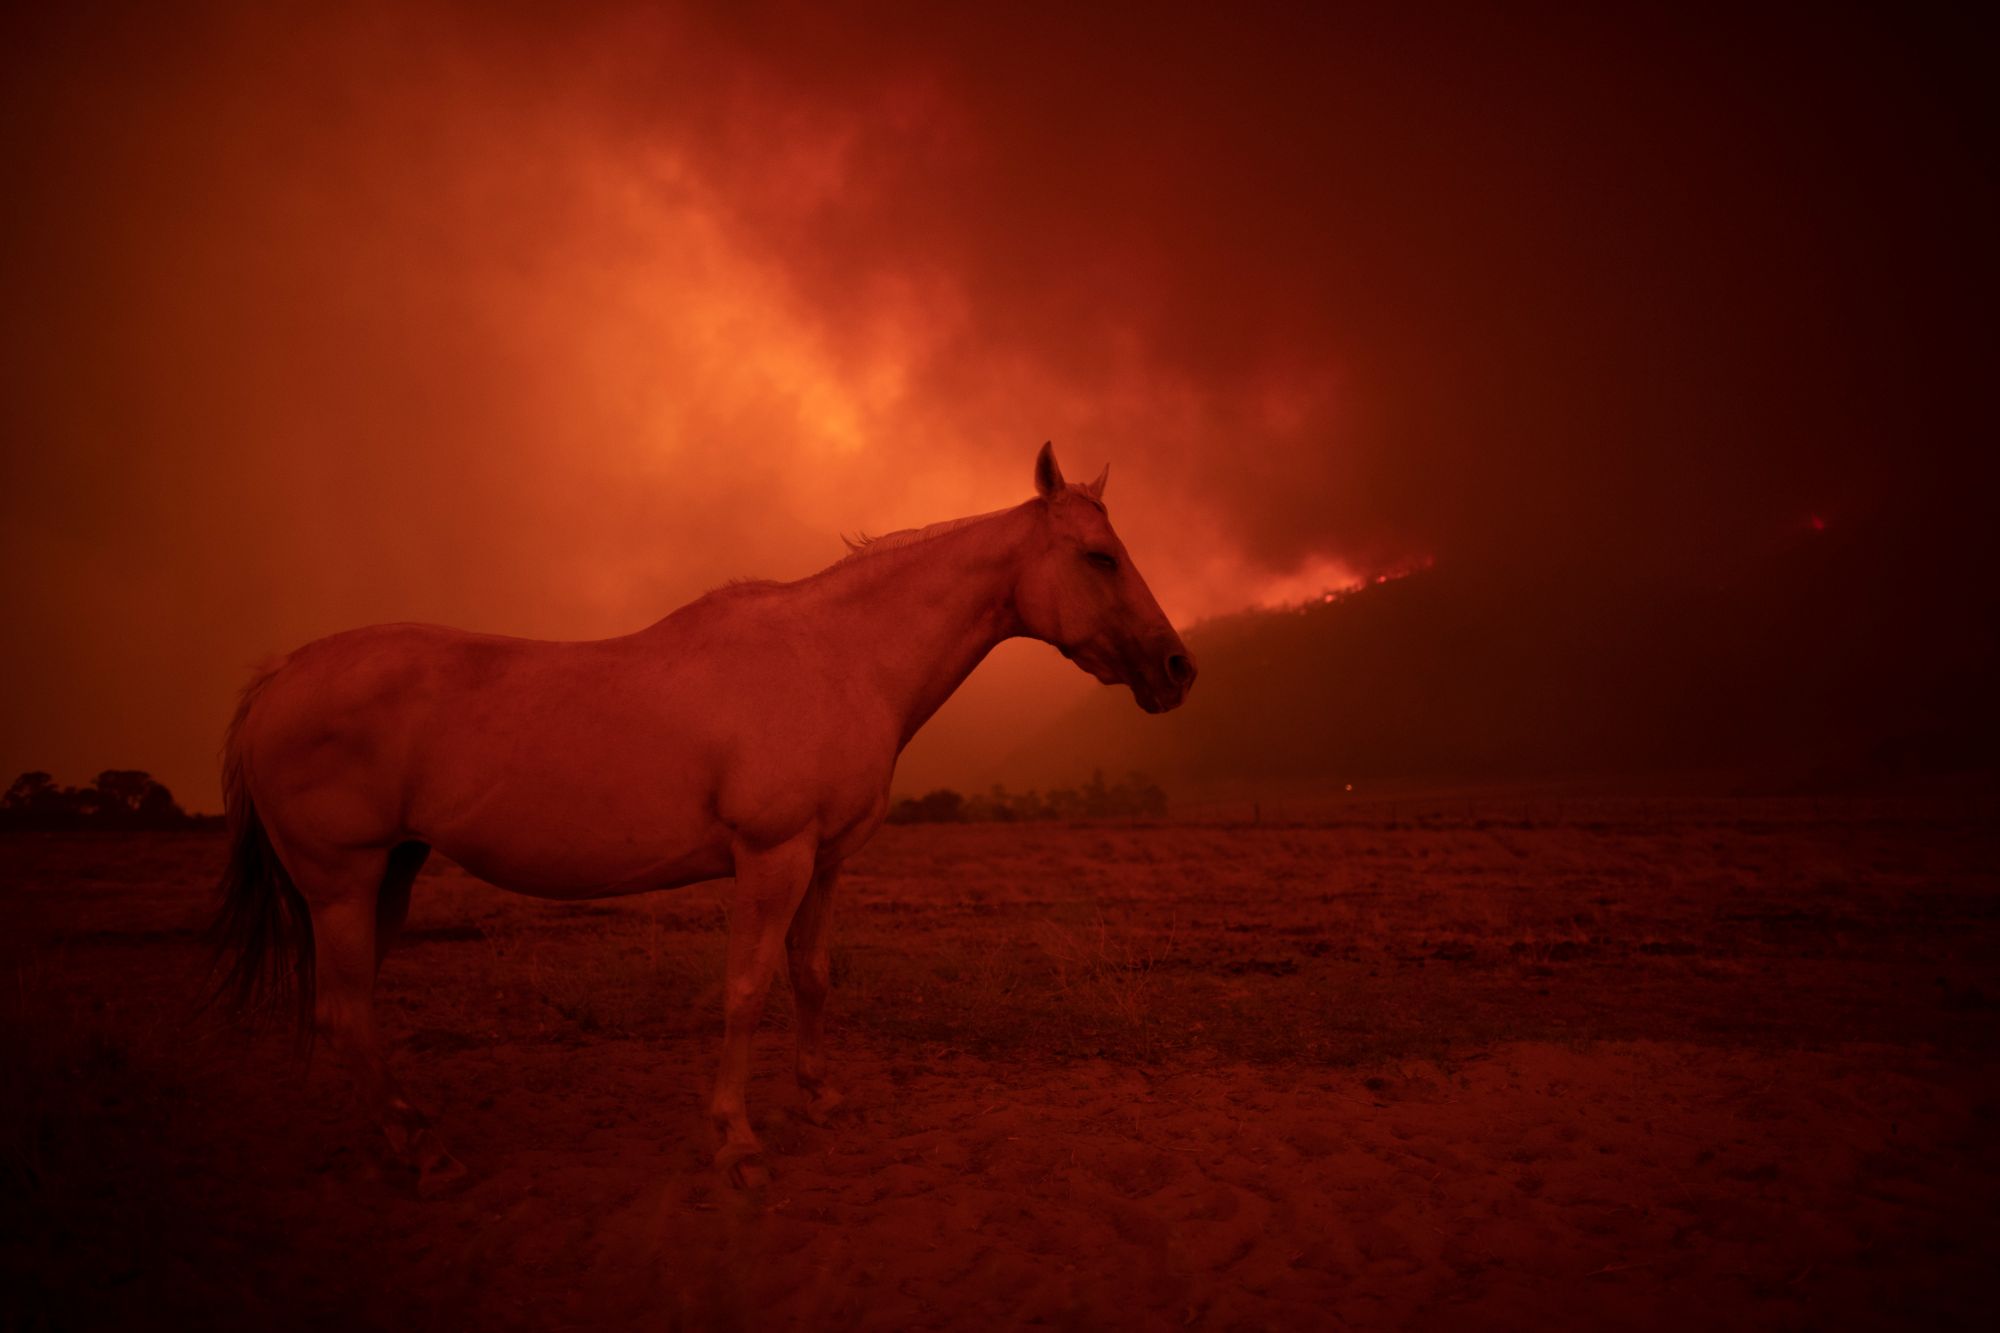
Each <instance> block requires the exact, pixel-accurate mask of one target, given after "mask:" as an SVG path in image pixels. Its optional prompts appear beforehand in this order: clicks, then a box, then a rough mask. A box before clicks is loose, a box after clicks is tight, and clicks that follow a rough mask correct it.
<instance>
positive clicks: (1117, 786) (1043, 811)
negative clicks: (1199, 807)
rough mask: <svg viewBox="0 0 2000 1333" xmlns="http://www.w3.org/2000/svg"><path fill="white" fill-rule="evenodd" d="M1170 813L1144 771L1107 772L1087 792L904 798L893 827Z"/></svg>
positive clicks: (945, 792) (994, 791)
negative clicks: (1109, 775) (1116, 777)
mask: <svg viewBox="0 0 2000 1333" xmlns="http://www.w3.org/2000/svg"><path fill="white" fill-rule="evenodd" d="M1166 813H1167V794H1166V792H1164V791H1162V790H1161V789H1160V787H1159V784H1157V783H1155V782H1154V781H1153V780H1152V779H1151V778H1149V777H1147V776H1146V775H1145V774H1143V773H1127V774H1126V775H1125V777H1124V778H1123V779H1121V780H1120V781H1119V782H1117V783H1107V782H1105V780H1104V770H1103V769H1098V770H1097V771H1095V772H1093V773H1092V774H1091V775H1090V781H1089V782H1086V783H1085V784H1084V785H1083V786H1082V788H1080V789H1079V788H1074V787H1060V788H1057V789H1056V790H1054V791H1052V792H1049V793H1048V794H1047V795H1046V796H1045V795H1043V794H1042V793H1040V792H1038V791H1026V792H1010V791H1008V790H1007V789H1006V788H1005V787H1003V786H1001V785H1000V784H999V783H995V784H994V785H993V787H992V788H991V790H989V791H987V792H986V793H985V794H984V795H981V796H972V797H966V796H961V795H960V794H959V793H958V792H955V791H953V790H951V789H950V788H949V787H941V788H939V789H938V790H936V791H933V792H929V793H927V794H925V795H924V796H922V797H913V796H905V797H901V798H900V799H898V800H897V801H896V802H895V804H893V805H891V806H890V807H889V822H890V823H891V824H957V823H971V822H987V821H998V822H1002V823H1009V822H1016V821H1029V820H1045V819H1117V818H1127V819H1129V818H1159V817H1161V816H1163V815H1165V814H1166Z"/></svg>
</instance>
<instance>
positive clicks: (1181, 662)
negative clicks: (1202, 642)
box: [1167, 653, 1194, 685]
mask: <svg viewBox="0 0 2000 1333" xmlns="http://www.w3.org/2000/svg"><path fill="white" fill-rule="evenodd" d="M1167 679H1168V680H1170V681H1172V682H1173V683H1174V684H1176V685H1185V684H1187V683H1188V682H1189V681H1191V680H1193V679H1194V661H1193V660H1192V659H1191V658H1188V657H1184V656H1182V655H1181V654H1180V653H1173V654H1170V655H1169V656H1168V657H1167Z"/></svg>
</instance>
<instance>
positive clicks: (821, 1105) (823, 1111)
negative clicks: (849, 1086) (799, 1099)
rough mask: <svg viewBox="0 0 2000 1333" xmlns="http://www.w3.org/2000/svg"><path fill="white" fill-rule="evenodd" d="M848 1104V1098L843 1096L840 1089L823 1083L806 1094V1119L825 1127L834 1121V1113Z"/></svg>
mask: <svg viewBox="0 0 2000 1333" xmlns="http://www.w3.org/2000/svg"><path fill="white" fill-rule="evenodd" d="M846 1102H847V1098H846V1097H844V1096H842V1095H841V1093H840V1091H839V1089H837V1088H833V1087H830V1086H828V1085H827V1084H824V1083H822V1084H820V1085H819V1086H818V1087H817V1088H814V1089H813V1090H812V1091H811V1092H808V1093H807V1094H806V1119H808V1120H810V1121H812V1122H813V1123H814V1124H815V1125H819V1126H822V1127H824V1126H825V1125H826V1123H827V1122H828V1121H829V1120H831V1119H833V1113H834V1112H835V1111H837V1110H839V1109H840V1108H841V1107H842V1106H843V1105H845V1104H846Z"/></svg>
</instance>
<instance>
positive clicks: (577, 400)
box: [0, 4, 1994, 805]
mask: <svg viewBox="0 0 2000 1333" xmlns="http://www.w3.org/2000/svg"><path fill="white" fill-rule="evenodd" d="M6 23H7V24H8V25H9V28H10V30H9V32H8V33H7V34H6V50H7V52H8V54H7V55H6V57H5V60H6V61H7V64H8V66H9V69H8V80H7V87H8V92H7V93H6V96H7V98H8V100H9V103H10V107H9V114H8V117H7V129H6V131H5V133H6V153H7V167H8V178H9V181H10V195H11V196H12V204H11V206H10V208H9V210H8V217H7V220H6V222H5V226H6V228H7V233H8V234H7V238H6V239H7V245H6V253H5V257H4V259H0V264H4V265H5V270H6V276H7V280H8V284H9V292H10V294H11V299H10V301H9V303H8V304H9V310H8V315H7V325H6V334H5V337H6V345H5V353H6V372H5V373H6V375H7V377H8V383H7V392H6V396H5V397H6V403H7V406H6V409H5V411H6V459H5V486H4V495H0V509H4V517H5V528H4V533H0V540H4V541H5V543H6V561H7V568H8V570H9V576H8V582H7V592H6V596H7V605H6V607H5V609H4V610H5V615H6V618H7V620H8V622H9V626H10V635H11V637H12V639H13V642H14V643H15V644H16V645H17V647H16V649H15V651H14V652H12V653H10V654H9V660H8V662H7V665H6V667H5V673H6V674H5V680H4V685H5V689H6V693H7V696H8V698H9V706H8V712H7V717H6V730H5V733H4V735H0V762H4V763H5V764H7V765H12V768H11V769H10V770H9V772H10V773H11V772H12V771H16V770H19V769H22V768H29V767H49V768H55V769H57V770H58V771H59V773H60V774H61V775H63V776H65V777H67V778H68V779H70V780H78V779H81V778H82V777H84V776H87V775H88V774H89V773H90V772H94V771H95V770H96V769H98V768H102V767H109V766H114V765H115V766H137V767H146V768H150V769H151V770H153V771H154V772H155V773H157V774H159V775H161V776H162V777H164V778H165V779H166V780H167V781H168V782H169V783H170V784H171V785H172V786H174V787H175V788H176V790H177V791H179V792H181V793H182V794H183V796H184V797H186V798H187V799H188V800H189V801H190V802H191V803H192V804H195V805H212V804H213V795H214V777H213V773H212V766H213V754H214V749H215V745H216V738H217V736H218V734H219V731H220V728H221V726H222V723H223V721H224V720H225V719H226V716H227V713H228V709H229V704H230V699H231V697H232V695H233V693H234V691H235V690H236V689H237V688H238V686H239V685H240V683H241V681H242V680H243V678H244V676H245V673H246V671H247V669H248V667H249V666H250V664H252V663H253V662H255V661H257V660H259V659H261V658H263V657H265V656H266V655H268V654H270V653H273V652H278V651H283V650H285V649H288V648H290V647H293V646H296V645H297V644H299V643H301V642H304V641H306V640H309V639H311V638H314V637H316V636H319V635H322V634H325V633H329V632H332V631H334V630H338V629H341V628H345V627H348V626H351V625H356V624H362V623H369V622H376V621H389V620H433V621H443V622H448V623H452V624H457V625H463V626H467V627H473V628H482V629H489V630H495V631H500V632H508V633H518V634H528V635H536V636H542V637H586V636H597V635H605V634H614V633H622V632H625V631H627V630H630V629H633V628H636V627H638V626H640V625H643V624H645V623H648V622H649V621H651V620H653V619H656V618H658V617H659V616H660V615H662V614H664V613H665V612H666V611H668V610H670V609H672V608H673V607H674V606H677V605H679V604H680V603H682V602H684V601H686V600H687V599H688V598H690V597H693V596H695V595H697V594H699V593H700V592H702V591H703V590H704V589H706V588H708V587H711V586H714V585H715V584H717V583H720V582H723V581H724V580H726V579H728V578H731V577H736V576H744V575H759V576H768V577H780V578H784V577H793V576H797V575H801V574H804V573H807V572H810V571H811V570H814V569H816V568H819V567H820V566H822V565H824V564H826V563H828V562H830V561H832V560H833V559H835V558H837V557H838V556H839V555H840V554H841V550H842V548H841V546H840V543H839V540H838V534H839V533H841V532H843V531H846V532H853V531H856V530H861V529H865V530H869V531H881V530H887V529H893V528H897V527H903V526H910V525H915V524H920V523H925V522H929V521H932V520H935V519H939V518H944V517H949V516H953V515H958V514H964V513H972V512H978V511H982V510H988V509H992V508H995V507H998V506H1001V505H1005V504H1009V503H1013V502H1016V501H1018V500H1020V499H1024V498H1026V496H1027V495H1028V493H1029V480H1028V466H1029V460H1030V459H1031V457H1032V453H1033V450H1034V448H1035V447H1036V446H1037V445H1039V443H1040V442H1041V441H1042V440H1044V439H1053V440H1055V442H1056V444H1057V447H1058V450H1059V452H1060V454H1061V456H1062V458H1063V460H1064V463H1065V466H1066V467H1067V469H1068V470H1069V472H1070V473H1071V474H1072V475H1073V476H1090V475H1094V474H1095V473H1096V471H1097V469H1098V468H1099V467H1100V466H1101V465H1102V464H1104V463H1105V462H1109V463H1110V464H1111V485H1110V489H1109V492H1108V498H1109V500H1110V501H1111V505H1112V514H1113V517H1114V520H1115V521H1116V522H1117V523H1118V525H1119V528H1120V531H1121V533H1122V535H1123V536H1124V537H1125V539H1126V541H1127V543H1128V544H1129V546H1130V547H1131V549H1132V550H1133V552H1134V553H1135V555H1136V557H1137V558H1138V559H1139V561H1140V563H1141V566H1142V568H1143V569H1144V570H1145V572H1146V574H1147V576H1148V578H1149V579H1150V581H1151V583H1152V584H1153V586H1154V588H1155V590H1156V591H1157V592H1158V594H1159V596H1160V599H1161V601H1162V603H1163V605H1164V606H1165V607H1166V609H1167V610H1168V611H1169V613H1170V614H1172V615H1174V616H1175V617H1176V618H1177V619H1178V620H1180V621H1181V622H1182V623H1187V622H1191V621H1194V620H1198V619H1199V618H1201V617H1204V616H1209V615H1213V614H1218V613H1222V612H1227V611H1231V610H1235V609H1238V608H1242V607H1246V606H1259V605H1264V606H1270V605H1279V604H1285V603H1288V602H1293V601H1297V600H1300V599H1302V598H1306V597H1311V596H1315V595H1317V594H1319V593H1320V592H1322V591H1324V590H1326V589H1329V588H1337V587H1345V586H1349V585H1350V584H1352V583H1353V582H1355V581H1357V580H1361V579H1366V578H1369V577H1371V576H1373V575H1375V574H1377V573H1381V572H1384V571H1389V570H1397V569H1406V568H1409V567H1411V566H1412V564H1413V563H1415V562H1420V561H1422V560H1425V559H1431V558H1435V559H1436V560H1437V561H1438V562H1439V563H1440V564H1443V565H1458V566H1461V567H1462V566H1464V565H1468V564H1477V565H1481V566H1490V567H1492V568H1494V569H1496V570H1506V571H1511V572H1512V575H1511V576H1512V577H1516V578H1518V579H1519V580H1523V581H1529V580H1538V581H1540V582H1541V583H1542V584H1547V583H1548V582H1549V581H1551V580H1554V579H1559V578H1563V577H1571V576H1573V575H1575V576H1582V575H1585V574H1587V575H1588V576H1592V577H1596V576H1601V575H1602V574H1603V572H1604V571H1606V570H1618V571H1631V572H1634V573H1647V572H1657V571H1678V570H1701V569H1706V568H1708V567H1709V566H1711V565H1713V564H1718V563H1719V564H1727V563H1728V562H1729V561H1730V560H1733V559H1735V558H1737V556H1738V554H1739V553H1740V552H1741V551H1742V550H1744V549H1749V548H1751V547H1753V546H1754V544H1755V543H1756V542H1758V541H1760V540H1764V539H1765V538H1767V537H1768V536H1769V534H1772V533H1776V532H1779V531H1781V530H1783V529H1784V528H1785V527H1786V526H1787V525H1789V524H1795V523H1796V515H1797V514H1798V513H1799V512H1800V509H1801V506H1803V505H1807V504H1812V505H1828V506H1831V507H1833V508H1834V509H1836V510H1837V511H1838V512H1839V513H1840V514H1842V515H1843V521H1844V522H1845V521H1846V520H1847V519H1849V518H1851V519H1853V520H1855V521H1858V522H1863V523H1868V522H1873V523H1877V524H1879V525H1880V526H1881V528H1882V530H1883V532H1884V533H1885V536H1884V538H1883V540H1884V543H1885V556H1884V559H1885V560H1892V561H1893V560H1900V559H1904V558H1906V557H1908V558H1911V559H1914V558H1916V555H1917V554H1918V553H1919V552H1918V549H1917V548H1918V547H1920V546H1922V545H1923V543H1924V542H1925V541H1932V540H1935V538H1934V537H1931V536H1926V537H1924V538H1923V539H1922V540H1919V538H1918V537H1917V535H1916V534H1935V533H1937V532H1939V531H1944V532H1952V531H1955V530H1958V529H1959V527H1963V528H1968V529H1969V528H1970V527H1971V526H1972V525H1971V524H1969V523H1968V524H1964V525H1956V526H1955V525H1954V524H1951V523H1940V522H1938V521H1936V520H1937V519H1938V518H1939V516H1940V515H1941V514H1946V513H1949V514H1953V515H1956V514H1958V513H1960V512H1961V509H1962V508H1963V507H1964V506H1966V505H1967V504H1969V500H1968V499H1967V498H1966V497H1967V496H1969V495H1972V494H1975V493H1977V492H1978V488H1977V487H1976V486H1975V485H1973V483H1974V482H1975V481H1976V480H1977V478H1975V477H1973V476H1972V475H1970V474H1969V473H1968V469H1985V470H1986V472H1987V473H1989V474H1990V468H1991V465H1990V463H1986V462H1968V461H1966V460H1967V459H1968V457H1969V456H1970V453H1971V451H1969V450H1968V448H1967V443H1968V441H1970V440H1972V439H1975V438H1979V437H1980V436H1981V433H1982V427H1984V426H1990V424H1991V422H1990V416H1989V415H1988V409H1987V408H1986V407H1985V406H1984V404H1983V402H1982V401H1979V400H1978V396H1977V395H1974V394H1973V393H1971V392H1970V391H1969V389H1968V388H1967V386H1968V385H1969V384H1971V383H1973V382H1974V381H1975V380H1976V379H1977V376H1978V375H1979V374H1980V373H1983V369H1990V363H1991V358H1990V352H1991V350H1992V349H1991V343H1990V334H1989V333H1986V332H1983V331H1982V330H1983V329H1984V324H1983V322H1982V320H1983V313H1982V312H1983V311H1984V310H1985V309H1986V297H1987V295H1989V294H1990V292H1991V288H1992V265H1993V259H1992V256H1991V252H1990V246H1989V245H1988V244H1987V239H1988V238H1990V236H1991V234H1992V228H1991V223H1992V221H1993V213H1994V208H1993V204H1994V186H1993V176H1992V173H1991V172H1990V170H1989V168H1990V162H1991V158H1990V149H1991V141H1990V127H1989V125H1988V123H1987V122H1986V121H1984V120H1983V119H1981V118H1980V117H1978V116H1977V115H1975V114H1974V111H1975V103H1974V102H1973V101H1972V100H1971V98H1970V94H1969V93H1968V92H1967V90H1968V89H1970V88H1972V87H1973V86H1974V85H1975V84H1976V80H1975V79H1973V78H1972V77H1971V73H1970V66H1969V65H1968V64H1966V63H1964V62H1967V61H1970V60H1971V58H1972V57H1971V55H1970V54H1969V53H1970V51H1971V50H1972V49H1973V48H1972V44H1970V43H1968V42H1963V41H1961V40H1959V38H1958V35H1956V34H1952V33H1949V32H1941V31H1929V30H1922V29H1919V28H1916V27H1913V26H1902V27H1896V28H1885V27H1882V26H1880V25H1879V24H1871V23H1870V22H1868V21H1864V20H1862V19H1859V18H1852V17H1829V16H1825V15H1819V14H1816V13H1815V14H1813V15H1812V16H1811V17H1810V18H1809V19H1808V20H1803V21H1800V22H1790V21H1780V20H1778V19H1776V18H1773V19H1770V20H1768V21H1766V20H1752V19H1737V20H1732V22H1731V23H1730V24H1728V25H1727V26H1726V27H1710V26H1704V25H1702V24H1700V23H1698V22H1696V21H1694V20H1683V19H1680V18H1678V17H1675V16H1672V15H1662V16H1658V17H1654V18H1647V19H1631V18H1629V17H1614V16H1609V15H1605V16H1596V17H1591V16H1585V17H1582V18H1578V19H1575V20H1563V21H1560V22H1558V21H1555V20H1551V19H1546V18H1542V19H1537V20H1535V21H1534V22H1528V21H1526V20H1524V19H1521V18H1518V17H1512V18H1510V17H1506V16H1501V15H1495V14H1490V13H1489V14H1484V15H1480V16H1474V17H1468V18H1466V19H1464V20H1463V21H1456V20H1447V19H1444V18H1440V17H1437V16H1435V15H1430V16H1427V17H1425V18H1423V19H1421V20H1418V19H1411V20H1408V21H1407V22H1406V21H1404V20H1399V19H1382V18H1360V19H1341V20H1315V21H1314V24H1315V26H1306V25H1307V21H1306V20H1304V19H1301V18H1299V17H1297V16H1296V15H1295V14H1293V13H1292V12H1291V11H1290V10H1289V9H1287V8H1278V9H1274V10H1273V11H1272V12H1271V13H1269V14H1266V15H1262V16H1258V15H1255V14H1249V13H1243V12H1238V11H1233V10H1232V11H1230V12H1228V13H1227V14H1225V13H1223V12H1222V11H1218V10H1214V9H1212V8H1207V7H1195V6H1189V7H1186V8H1185V9H1182V10H1179V11H1175V10H1173V9H1171V7H1170V8H1169V9H1167V10H1149V11H1148V13H1147V17H1146V18H1145V19H1144V21H1143V22H1141V21H1138V20H1134V19H1130V18H1123V17H1116V16H1112V15H1109V14H1098V15H1078V14H1076V13H1073V12H1069V11H1064V10H1051V11H1048V12H1046V13H1030V12H1027V11H1019V10H1008V11H1005V12H1004V13H999V12H996V13H993V14H983V13H982V14H975V13H973V12H972V11H966V10H961V9H959V8H957V7H926V6H911V7H907V8H902V9H896V8H893V7H890V8H875V7H871V8H870V9H869V11H868V12H867V14H866V16H865V17H864V16H861V15H858V14H857V13H855V12H853V11H845V10H841V11H836V10H830V9H825V8H822V7H811V6H803V5H801V6H789V5H778V6H744V7H738V6H716V7H713V8H695V7H679V6H672V5H668V6H652V5H647V6H638V5H608V6H591V5H583V6H564V7H561V8H560V9H559V10H553V11H549V12H547V13H544V14H529V13H516V12H513V11H511V10H496V9H495V8H494V7H491V6H479V5H463V6H453V5H439V4H395V5H387V4H384V5H365V4H364V5H360V6H344V7H341V8H340V9H339V10H338V12H334V13H328V12H322V10H321V8H320V7H306V6H299V7H293V6H284V5H279V6H272V5H250V4H243V5H231V4H218V5H196V6H188V7H183V6H174V7H171V8H170V9H162V8H159V7H151V6H140V5H131V6H115V5H114V6H110V7H106V8H103V9H97V10H93V11H91V13H90V14H89V15H88V16H83V15H78V14H73V13H69V12H64V13H60V14H56V15H54V16H40V17H30V18H18V17H17V18H10V19H8V20H6ZM1982 340H1983V341H1982ZM1985 438H1987V439H1989V440H1990V432H1987V433H1986V434H1985ZM1988 491H1989V493H1990V488H1988ZM1946 540H1959V538H1955V537H1953V538H1947V539H1946ZM1898 543H1901V545H1898ZM1905 547H1907V548H1909V549H1907V550H1905ZM1922 554H1924V556H1925V558H1926V559H1936V558H1937V556H1938V553H1937V552H1936V551H1928V552H1923V553H1922ZM1579 571H1581V572H1582V573H1581V574H1579ZM1073 675H1074V673H1073V672H1071V671H1070V669H1069V668H1068V667H1066V666H1065V665H1064V664H1062V663H1060V662H1059V661H1058V660H1056V659H1055V658H1054V657H1053V655H1052V654H1048V653H1046V652H1045V651H1043V652H1040V653H1039V655H1036V654H1033V653H1025V652H1024V653H1020V654H1017V653H1015V652H1014V650H1013V649H1012V648H1010V649H1008V650H1007V651H1006V652H1004V653H1003V654H1002V655H1000V658H999V660H998V661H996V663H995V665H994V666H993V667H992V668H989V677H990V678H988V679H984V680H976V682H975V690H974V694H973V696H972V697H971V698H970V699H968V700H967V701H966V703H965V705H964V707H963V708H962V709H961V710H960V713H959V715H958V716H957V718H956V720H954V717H953V716H952V715H951V714H950V713H949V712H948V713H947V715H945V716H943V717H941V718H940V719H939V722H938V724H937V727H938V733H939V739H937V740H935V741H934V742H932V748H931V749H930V750H929V751H928V752H926V754H925V755H924V756H923V757H922V758H923V765H924V766H925V771H926V772H927V773H928V774H933V775H937V776H953V777H959V776H963V777H964V779H965V780H973V779H974V778H975V777H976V775H973V774H971V773H969V772H966V773H963V774H961V770H966V769H969V768H971V767H976V765H975V764H973V763H972V761H971V760H970V759H967V758H965V757H966V756H970V755H975V754H981V753H985V751H983V750H981V748H980V742H979V739H978V737H979V735H980V734H982V733H984V732H991V731H995V730H1004V729H1007V728H1010V727H1017V726H1018V724H1019V718H1020V715H1021V713H1022V712H1023V711H1024V710H1028V711H1035V712H1037V714H1038V715H1039V713H1040V712H1042V711H1045V710H1046V707H1047V703H1046V700H1047V698H1048V697H1050V696H1049V691H1051V690H1053V689H1057V688H1058V682H1059V683H1060V684H1059V688H1060V689H1062V690H1073V689H1087V688H1089V685H1088V682H1084V681H1082V680H1081V678H1080V677H1078V678H1075V679H1074V680H1073V679H1072V676H1073ZM955 707H956V705H955ZM914 758H917V756H914V755H913V759H914ZM959 760H963V761H964V762H958V761H959Z"/></svg>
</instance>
